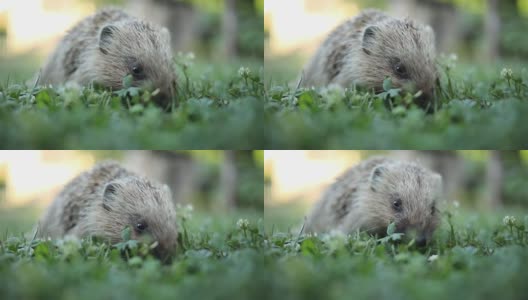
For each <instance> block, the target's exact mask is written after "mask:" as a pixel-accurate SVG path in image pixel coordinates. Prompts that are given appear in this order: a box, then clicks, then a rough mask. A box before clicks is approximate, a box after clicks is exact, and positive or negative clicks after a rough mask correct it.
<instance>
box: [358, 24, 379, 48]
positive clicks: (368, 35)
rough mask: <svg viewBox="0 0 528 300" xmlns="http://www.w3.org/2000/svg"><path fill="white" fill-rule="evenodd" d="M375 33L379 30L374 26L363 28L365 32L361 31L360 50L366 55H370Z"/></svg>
mask: <svg viewBox="0 0 528 300" xmlns="http://www.w3.org/2000/svg"><path fill="white" fill-rule="evenodd" d="M377 32H379V28H378V27H376V26H369V27H367V28H365V31H363V42H362V48H363V52H365V53H366V54H368V55H370V54H372V51H371V49H372V46H373V44H374V40H375V38H376V34H377Z"/></svg>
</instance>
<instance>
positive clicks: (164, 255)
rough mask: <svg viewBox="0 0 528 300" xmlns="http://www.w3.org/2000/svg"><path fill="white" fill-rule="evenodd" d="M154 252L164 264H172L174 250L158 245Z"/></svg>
mask: <svg viewBox="0 0 528 300" xmlns="http://www.w3.org/2000/svg"><path fill="white" fill-rule="evenodd" d="M152 254H153V255H154V257H156V258H157V259H159V260H160V261H161V262H162V263H163V264H170V263H171V262H172V252H171V251H170V250H169V249H167V248H165V247H163V246H161V245H158V246H157V247H156V248H154V249H153V250H152Z"/></svg>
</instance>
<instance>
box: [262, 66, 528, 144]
mask: <svg viewBox="0 0 528 300" xmlns="http://www.w3.org/2000/svg"><path fill="white" fill-rule="evenodd" d="M276 65H277V63H270V68H271V69H270V70H268V69H267V70H266V72H268V71H269V72H270V73H271V74H266V77H267V79H266V84H267V90H266V93H267V94H266V98H265V105H264V106H265V108H264V111H265V120H266V124H268V127H267V128H268V129H267V132H266V137H267V141H268V143H269V145H270V147H271V148H273V149H345V148H346V149H435V150H441V149H522V148H524V147H526V146H527V145H528V135H526V132H528V123H527V122H525V120H524V118H525V116H526V115H527V114H528V70H527V69H526V68H523V66H525V64H522V63H518V64H516V65H515V67H512V69H513V74H512V75H511V76H510V75H508V76H501V70H502V69H503V68H504V66H511V65H506V64H504V65H502V66H498V64H490V65H485V64H479V65H476V64H461V65H459V66H455V65H454V62H453V61H449V60H448V59H444V60H443V61H442V62H441V64H440V65H441V70H442V72H441V73H442V78H441V83H440V85H439V87H438V89H437V95H438V97H437V99H436V102H435V103H434V104H433V105H431V108H436V110H435V111H434V113H429V114H428V113H426V112H425V111H424V110H423V109H421V108H419V107H417V106H416V105H415V104H413V95H410V94H404V93H402V92H401V91H398V89H394V88H391V87H390V86H389V85H387V86H386V91H385V92H384V93H382V94H378V95H375V94H373V93H371V92H369V91H365V90H361V89H355V88H349V89H342V88H339V87H327V88H316V89H308V88H297V87H296V86H294V85H293V84H292V83H291V82H292V81H293V80H294V79H295V78H291V79H290V81H289V84H288V83H285V82H286V81H285V79H284V77H283V76H281V75H280V73H281V70H282V69H281V68H279V67H273V66H276ZM267 66H268V61H266V67H267ZM275 70H276V71H275ZM273 72H278V73H277V76H274V73H273Z"/></svg>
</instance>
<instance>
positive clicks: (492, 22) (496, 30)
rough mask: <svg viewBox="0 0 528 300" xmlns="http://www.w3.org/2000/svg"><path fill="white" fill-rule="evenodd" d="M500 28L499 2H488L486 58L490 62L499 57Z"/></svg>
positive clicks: (485, 26) (492, 0)
mask: <svg viewBox="0 0 528 300" xmlns="http://www.w3.org/2000/svg"><path fill="white" fill-rule="evenodd" d="M500 27H501V21H500V16H499V0H488V11H487V13H486V20H485V25H484V31H485V34H486V40H487V53H486V56H487V57H486V58H487V59H488V60H495V59H497V57H498V56H499V46H500V43H499V42H500V41H499V37H500Z"/></svg>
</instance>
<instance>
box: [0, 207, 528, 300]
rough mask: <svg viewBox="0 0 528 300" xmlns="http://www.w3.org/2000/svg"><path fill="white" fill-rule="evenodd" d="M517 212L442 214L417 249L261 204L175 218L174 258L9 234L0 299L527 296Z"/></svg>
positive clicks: (524, 238) (527, 235)
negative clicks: (331, 228)
mask: <svg viewBox="0 0 528 300" xmlns="http://www.w3.org/2000/svg"><path fill="white" fill-rule="evenodd" d="M519 213H520V212H517V214H518V215H517V219H516V220H515V221H510V222H504V220H503V216H502V215H501V216H499V215H498V214H496V215H490V216H489V217H481V216H477V215H476V214H474V213H467V212H458V211H454V212H452V214H448V213H445V215H444V217H443V225H442V227H441V228H440V229H439V230H438V231H437V234H436V235H435V240H434V241H433V243H432V244H430V245H429V246H428V247H427V248H426V249H425V250H421V251H419V250H418V249H416V248H415V247H414V245H413V244H412V242H411V243H407V242H404V243H402V242H398V241H397V239H398V235H397V234H391V235H389V236H388V238H384V239H376V238H375V237H371V236H367V235H365V234H353V235H350V236H342V235H336V234H333V235H319V236H312V235H299V234H298V233H290V232H288V231H278V230H274V231H272V230H270V229H265V227H267V228H270V225H272V224H265V223H268V217H266V219H265V220H264V222H263V221H262V219H260V218H261V216H259V215H258V213H238V214H235V215H233V214H230V215H224V216H218V215H216V216H214V217H211V216H207V215H206V214H200V215H198V216H194V217H192V218H190V219H187V220H180V224H181V228H182V230H181V232H182V233H181V235H180V247H179V250H178V253H177V255H176V256H175V258H174V260H173V262H172V263H171V264H168V265H162V264H160V263H159V262H158V261H157V260H155V259H154V258H152V257H150V255H149V254H148V249H147V247H148V245H145V244H141V243H140V244H136V243H134V242H126V243H124V244H118V245H114V246H109V245H106V244H103V243H98V242H94V241H91V240H83V241H75V240H69V239H66V240H53V241H43V240H31V239H25V238H23V237H21V236H20V235H11V234H7V235H5V234H4V235H3V236H2V237H1V238H0V298H1V299H42V298H46V299H48V298H49V299H70V298H75V299H89V300H91V299H110V298H111V299H127V300H130V299H151V298H152V299H175V298H182V299H229V300H236V299H284V300H290V299H291V300H293V299H351V298H353V299H391V300H393V299H483V298H486V299H524V298H525V297H526V293H527V292H528V287H527V286H526V284H525V282H526V276H528V271H527V270H528V251H527V250H528V249H527V245H528V230H527V228H528V216H527V217H523V216H522V215H520V214H519ZM239 218H247V219H248V221H249V223H248V224H244V222H238V221H237V220H239ZM182 222H183V223H182ZM290 222H291V223H294V221H293V220H290ZM264 225H266V226H264ZM271 227H273V226H271ZM121 249H127V250H125V251H127V255H128V259H124V258H122V253H121V251H122V250H121Z"/></svg>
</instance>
